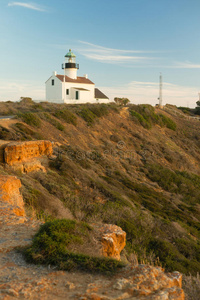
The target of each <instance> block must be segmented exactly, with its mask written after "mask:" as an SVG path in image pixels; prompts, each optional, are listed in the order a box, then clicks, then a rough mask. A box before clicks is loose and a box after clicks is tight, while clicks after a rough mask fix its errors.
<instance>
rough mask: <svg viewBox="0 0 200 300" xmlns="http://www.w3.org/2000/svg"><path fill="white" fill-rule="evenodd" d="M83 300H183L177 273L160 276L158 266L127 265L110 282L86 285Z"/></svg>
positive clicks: (183, 296) (179, 278)
mask: <svg viewBox="0 0 200 300" xmlns="http://www.w3.org/2000/svg"><path fill="white" fill-rule="evenodd" d="M79 297H80V298H78V297H77V299H84V300H114V299H115V300H121V299H135V300H136V299H140V300H184V299H185V295H184V292H183V290H182V275H181V274H180V273H179V272H173V273H169V274H167V273H164V270H163V269H162V268H161V267H152V266H149V265H139V266H137V267H131V266H128V267H127V268H126V269H125V270H124V271H123V272H121V273H119V274H117V276H115V278H114V279H111V280H107V281H106V280H105V281H101V282H100V281H98V282H95V283H93V284H92V285H90V286H88V289H87V290H86V293H85V294H82V295H80V294H79ZM81 297H82V298H81Z"/></svg>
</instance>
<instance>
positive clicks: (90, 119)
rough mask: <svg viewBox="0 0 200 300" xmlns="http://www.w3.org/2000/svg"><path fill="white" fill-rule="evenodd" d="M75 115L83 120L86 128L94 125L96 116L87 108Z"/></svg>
mask: <svg viewBox="0 0 200 300" xmlns="http://www.w3.org/2000/svg"><path fill="white" fill-rule="evenodd" d="M77 114H78V115H79V116H80V117H81V118H83V120H84V121H85V122H87V125H88V126H91V125H93V124H94V121H95V119H96V118H97V115H96V114H94V113H93V112H92V111H91V110H90V109H89V108H87V107H84V108H82V109H81V110H80V111H78V112H77Z"/></svg>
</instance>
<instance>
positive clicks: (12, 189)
mask: <svg viewBox="0 0 200 300" xmlns="http://www.w3.org/2000/svg"><path fill="white" fill-rule="evenodd" d="M20 187H21V181H20V180H19V179H17V177H15V176H8V175H0V201H1V202H7V203H9V204H10V205H11V207H12V211H13V212H14V214H16V215H17V216H24V215H25V212H24V202H23V198H22V195H21V194H20V191H19V188H20Z"/></svg>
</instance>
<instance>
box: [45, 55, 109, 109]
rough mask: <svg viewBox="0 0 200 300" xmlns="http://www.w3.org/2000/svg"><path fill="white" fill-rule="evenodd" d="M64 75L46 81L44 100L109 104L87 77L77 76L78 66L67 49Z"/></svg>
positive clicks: (63, 65) (63, 66)
mask: <svg viewBox="0 0 200 300" xmlns="http://www.w3.org/2000/svg"><path fill="white" fill-rule="evenodd" d="M62 69H63V70H64V75H58V74H57V73H56V72H53V75H52V76H51V77H50V78H49V79H48V80H47V81H46V100H47V101H49V102H54V103H66V104H81V103H109V102H110V101H109V99H108V97H107V96H105V95H104V94H103V93H102V92H101V91H99V90H98V89H96V88H95V84H94V83H93V82H92V81H91V80H89V79H88V76H87V75H85V76H83V77H79V76H77V70H78V69H79V65H78V64H77V63H76V55H75V54H74V53H73V52H72V51H71V49H69V52H68V53H67V54H66V55H65V61H64V63H63V64H62Z"/></svg>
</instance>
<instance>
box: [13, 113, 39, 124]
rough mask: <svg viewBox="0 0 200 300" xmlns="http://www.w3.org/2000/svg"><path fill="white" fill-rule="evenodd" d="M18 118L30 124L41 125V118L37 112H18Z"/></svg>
mask: <svg viewBox="0 0 200 300" xmlns="http://www.w3.org/2000/svg"><path fill="white" fill-rule="evenodd" d="M18 118H19V119H21V120H22V121H23V122H25V123H26V124H28V125H30V126H34V127H38V128H40V127H41V120H40V118H39V117H38V116H37V114H35V113H31V112H27V113H23V114H18Z"/></svg>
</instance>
